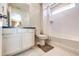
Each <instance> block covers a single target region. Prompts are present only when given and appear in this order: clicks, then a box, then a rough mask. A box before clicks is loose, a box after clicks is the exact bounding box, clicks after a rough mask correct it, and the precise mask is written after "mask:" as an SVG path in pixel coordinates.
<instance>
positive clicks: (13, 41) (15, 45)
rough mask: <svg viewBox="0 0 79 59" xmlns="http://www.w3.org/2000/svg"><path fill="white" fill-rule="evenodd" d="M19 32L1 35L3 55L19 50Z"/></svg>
mask: <svg viewBox="0 0 79 59" xmlns="http://www.w3.org/2000/svg"><path fill="white" fill-rule="evenodd" d="M20 37H21V36H20V34H7V35H4V37H3V55H8V54H11V53H15V52H17V51H19V50H20V40H21V39H20Z"/></svg>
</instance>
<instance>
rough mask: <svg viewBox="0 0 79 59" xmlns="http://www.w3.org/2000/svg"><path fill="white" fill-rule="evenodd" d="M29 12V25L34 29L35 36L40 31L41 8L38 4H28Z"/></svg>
mask: <svg viewBox="0 0 79 59" xmlns="http://www.w3.org/2000/svg"><path fill="white" fill-rule="evenodd" d="M29 10H30V24H31V26H34V27H36V34H39V33H40V31H41V20H42V19H41V8H40V4H38V3H34V4H33V3H32V4H29Z"/></svg>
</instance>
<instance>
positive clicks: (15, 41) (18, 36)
mask: <svg viewBox="0 0 79 59" xmlns="http://www.w3.org/2000/svg"><path fill="white" fill-rule="evenodd" d="M2 38H3V42H2V45H3V47H2V48H3V55H14V54H17V53H19V52H22V51H24V50H27V49H29V48H31V47H33V46H34V44H35V27H25V28H3V29H2Z"/></svg>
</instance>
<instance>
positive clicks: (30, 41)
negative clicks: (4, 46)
mask: <svg viewBox="0 0 79 59" xmlns="http://www.w3.org/2000/svg"><path fill="white" fill-rule="evenodd" d="M34 39H35V38H34V30H32V29H26V30H25V32H24V33H23V36H22V49H28V48H30V47H32V46H34V43H35V40H34Z"/></svg>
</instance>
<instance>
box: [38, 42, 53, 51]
mask: <svg viewBox="0 0 79 59" xmlns="http://www.w3.org/2000/svg"><path fill="white" fill-rule="evenodd" d="M38 47H39V48H40V49H42V50H43V51H44V52H48V51H50V50H51V49H53V48H54V47H53V46H51V45H49V44H47V43H45V45H44V46H41V45H38Z"/></svg>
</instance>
